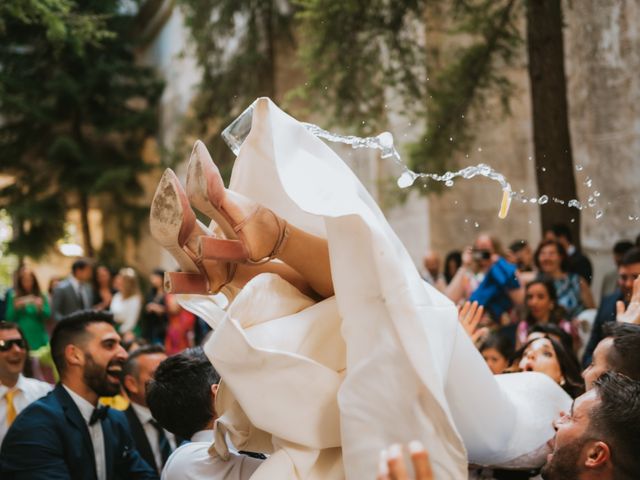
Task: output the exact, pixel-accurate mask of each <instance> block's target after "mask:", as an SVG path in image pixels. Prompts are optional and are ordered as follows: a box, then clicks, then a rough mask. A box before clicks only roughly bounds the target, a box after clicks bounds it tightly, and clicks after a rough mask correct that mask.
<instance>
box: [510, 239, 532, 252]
mask: <svg viewBox="0 0 640 480" xmlns="http://www.w3.org/2000/svg"><path fill="white" fill-rule="evenodd" d="M527 245H529V243H528V242H527V241H526V240H516V241H515V242H513V243H512V244H511V245H509V250H511V251H512V252H513V253H518V252H519V251H520V250H522V249H523V248H524V247H526V246H527Z"/></svg>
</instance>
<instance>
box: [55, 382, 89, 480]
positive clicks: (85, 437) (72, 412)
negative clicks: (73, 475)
mask: <svg viewBox="0 0 640 480" xmlns="http://www.w3.org/2000/svg"><path fill="white" fill-rule="evenodd" d="M53 393H54V395H56V397H57V399H58V401H59V402H60V405H62V409H63V410H64V414H65V417H66V418H67V421H68V422H69V423H70V424H71V425H72V426H73V427H74V428H75V429H76V430H78V431H79V432H80V434H81V435H82V448H83V449H84V452H85V454H86V456H87V457H88V458H89V461H90V462H91V465H92V468H91V471H92V472H93V477H94V478H95V477H96V473H95V472H96V457H95V453H94V451H93V443H92V442H91V436H90V435H89V429H88V428H87V424H86V422H85V421H84V418H82V415H81V414H80V410H78V407H77V406H76V404H75V402H74V401H73V399H72V398H71V397H70V396H69V394H68V393H67V391H66V390H65V389H64V387H63V386H62V384H60V383H59V384H58V385H56V388H55V389H54V390H53Z"/></svg>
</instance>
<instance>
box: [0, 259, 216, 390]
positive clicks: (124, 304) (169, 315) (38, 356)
mask: <svg viewBox="0 0 640 480" xmlns="http://www.w3.org/2000/svg"><path fill="white" fill-rule="evenodd" d="M163 278H164V272H163V271H162V270H154V271H153V272H152V273H151V275H150V276H149V279H148V284H149V288H148V293H147V294H146V296H144V295H143V294H142V291H141V281H140V278H139V276H138V274H137V273H136V271H135V270H134V269H133V268H121V269H120V270H118V271H114V270H112V269H111V268H109V267H108V266H106V265H100V264H98V265H95V264H94V263H93V262H92V261H91V260H89V259H79V260H76V261H75V262H74V263H73V265H72V267H71V272H70V275H69V276H68V277H66V278H61V279H54V280H52V282H51V285H50V288H49V290H48V292H45V291H43V290H41V288H40V284H39V282H38V279H37V278H36V275H35V273H34V271H33V270H32V269H31V268H30V267H29V266H28V265H21V266H20V267H19V268H18V269H17V270H16V272H15V274H14V282H13V285H12V287H10V288H9V289H8V290H7V292H6V294H5V298H4V302H3V304H2V305H1V306H0V320H1V319H4V320H7V321H10V322H14V323H16V324H18V325H19V326H20V328H21V329H22V331H23V332H24V334H25V337H26V340H27V342H28V344H29V347H30V349H31V351H32V357H33V359H34V365H33V368H35V370H36V372H35V375H36V376H38V377H39V378H42V379H46V380H49V381H51V380H53V379H54V375H53V368H52V367H53V363H52V360H51V355H50V348H49V333H50V332H51V329H52V328H53V326H54V325H55V324H56V323H57V322H58V321H60V320H61V319H62V318H63V317H65V316H66V315H69V314H71V313H73V312H76V311H79V310H84V309H92V310H96V311H108V312H111V313H112V314H113V317H114V320H115V322H116V326H117V331H118V333H119V334H120V335H121V336H122V338H123V339H124V340H125V341H130V340H132V339H133V338H143V339H145V340H146V341H147V342H149V343H151V344H157V345H162V346H164V348H165V349H166V351H167V352H168V353H169V354H173V353H177V352H180V351H182V350H184V349H185V348H187V347H190V346H194V344H195V343H194V342H195V341H196V340H197V339H201V338H202V337H203V335H204V334H206V331H207V327H206V324H205V323H204V322H202V321H198V319H197V318H196V317H195V316H194V315H193V314H192V313H190V312H188V311H186V310H184V309H183V308H182V307H181V306H180V305H179V304H178V303H177V302H176V300H175V296H173V295H171V294H169V293H166V292H165V291H164V282H163Z"/></svg>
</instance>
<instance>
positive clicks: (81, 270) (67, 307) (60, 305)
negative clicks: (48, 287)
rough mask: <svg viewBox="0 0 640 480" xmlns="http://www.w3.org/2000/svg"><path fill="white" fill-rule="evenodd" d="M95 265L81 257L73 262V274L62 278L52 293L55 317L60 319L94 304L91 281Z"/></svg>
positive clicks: (52, 309)
mask: <svg viewBox="0 0 640 480" xmlns="http://www.w3.org/2000/svg"><path fill="white" fill-rule="evenodd" d="M92 275H93V265H92V264H91V262H90V261H89V260H87V259H84V258H81V259H79V260H76V261H75V262H73V265H72V266H71V275H70V276H69V277H67V278H65V279H64V280H62V281H61V282H60V283H59V284H58V285H57V286H56V287H55V288H54V289H53V293H52V295H51V304H52V305H51V311H52V312H53V318H54V320H56V321H60V320H61V319H62V318H63V317H64V316H66V315H69V314H71V313H74V312H77V311H79V310H85V309H87V308H91V307H92V306H93V291H92V289H91V285H90V283H89V282H90V281H91V277H92Z"/></svg>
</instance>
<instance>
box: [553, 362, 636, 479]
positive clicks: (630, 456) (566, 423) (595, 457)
mask: <svg viewBox="0 0 640 480" xmlns="http://www.w3.org/2000/svg"><path fill="white" fill-rule="evenodd" d="M554 427H555V429H556V436H555V438H554V441H553V453H551V454H550V455H549V457H548V458H547V464H546V465H545V466H544V468H543V469H542V478H544V479H545V480H566V479H569V478H571V479H576V480H591V479H593V480H596V479H597V480H608V479H616V480H627V479H628V480H632V479H637V478H640V456H639V455H638V454H637V448H638V445H640V382H637V381H635V380H632V379H630V378H629V377H627V376H625V375H623V374H620V373H613V372H606V373H604V374H603V375H602V376H601V377H600V378H599V379H598V380H596V381H595V382H594V384H593V388H592V389H591V390H589V391H588V392H587V393H585V394H583V395H581V396H580V397H578V398H576V400H575V401H574V403H573V404H572V406H571V411H570V413H569V414H566V415H563V416H562V417H561V418H560V419H559V420H557V421H556V422H555V425H554Z"/></svg>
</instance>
